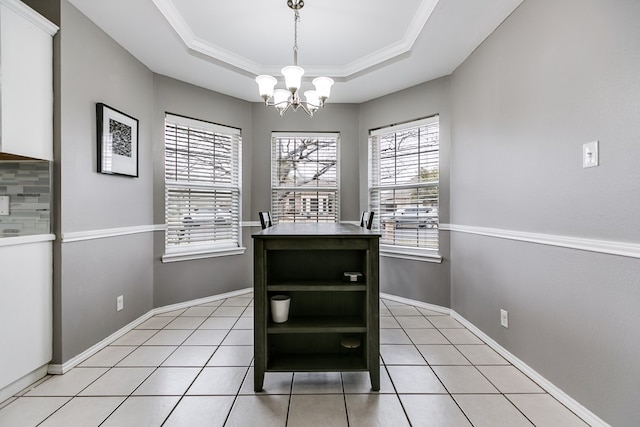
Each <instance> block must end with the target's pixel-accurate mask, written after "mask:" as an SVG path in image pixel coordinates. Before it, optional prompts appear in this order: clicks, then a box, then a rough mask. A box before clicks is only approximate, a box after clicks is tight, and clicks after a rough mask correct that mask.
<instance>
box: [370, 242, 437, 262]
mask: <svg viewBox="0 0 640 427" xmlns="http://www.w3.org/2000/svg"><path fill="white" fill-rule="evenodd" d="M380 256H383V257H388V258H400V259H408V260H411V261H423V262H434V263H437V264H440V263H441V262H442V256H441V255H440V254H439V253H438V252H437V251H435V250H430V249H420V248H409V247H402V246H390V245H380Z"/></svg>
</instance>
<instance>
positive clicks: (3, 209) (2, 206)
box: [0, 196, 10, 216]
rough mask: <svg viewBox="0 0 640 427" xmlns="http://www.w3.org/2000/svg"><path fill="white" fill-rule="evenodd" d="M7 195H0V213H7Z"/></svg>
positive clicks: (4, 214) (5, 214)
mask: <svg viewBox="0 0 640 427" xmlns="http://www.w3.org/2000/svg"><path fill="white" fill-rule="evenodd" d="M9 201H10V199H9V196H0V215H2V216H7V215H9Z"/></svg>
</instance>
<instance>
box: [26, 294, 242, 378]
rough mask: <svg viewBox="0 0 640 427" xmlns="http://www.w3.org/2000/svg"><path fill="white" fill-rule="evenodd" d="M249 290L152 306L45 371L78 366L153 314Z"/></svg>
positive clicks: (62, 371)
mask: <svg viewBox="0 0 640 427" xmlns="http://www.w3.org/2000/svg"><path fill="white" fill-rule="evenodd" d="M251 291H253V288H245V289H240V290H238V291H233V292H227V293H224V294H219V295H214V296H211V297H206V298H199V299H196V300H191V301H187V302H181V303H177V304H172V305H167V306H164V307H158V308H154V309H153V310H151V311H149V312H147V313H145V314H143V315H142V316H140V317H138V318H137V319H136V320H134V321H133V322H131V323H129V324H128V325H126V326H123V327H122V328H120V329H119V330H117V331H116V332H114V333H113V334H111V335H109V336H108V337H107V338H105V339H103V340H102V341H100V342H99V343H97V344H95V345H93V346H92V347H90V348H88V349H86V350H85V351H83V352H82V353H80V354H78V355H77V356H75V357H74V358H72V359H69V360H68V361H66V362H65V363H63V364H61V365H60V364H50V365H49V369H48V371H47V372H48V373H49V374H53V375H61V374H64V373H66V372H68V371H69V370H71V369H72V368H74V367H76V366H78V365H79V364H80V363H82V362H84V361H85V360H87V359H88V358H90V357H91V356H93V355H94V354H96V353H97V352H99V351H100V350H102V349H103V348H105V347H106V346H108V345H109V344H111V343H112V342H114V341H115V340H117V339H118V338H121V337H122V336H124V335H125V334H126V333H127V332H129V331H131V330H132V329H135V328H136V327H137V326H139V325H140V324H142V323H143V322H145V321H146V320H149V319H150V318H151V317H153V316H155V315H157V314H162V313H168V312H170V311H174V310H180V309H182V308H187V307H191V306H193V305H200V304H205V303H208V302H212V301H218V300H221V299H226V298H232V297H235V296H240V295H244V294H247V293H249V292H251ZM27 385H28V384H27Z"/></svg>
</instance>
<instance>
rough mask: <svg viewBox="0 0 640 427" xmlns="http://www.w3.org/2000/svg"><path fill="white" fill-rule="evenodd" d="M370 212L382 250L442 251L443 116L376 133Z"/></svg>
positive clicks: (371, 160) (371, 150)
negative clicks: (372, 213) (439, 205)
mask: <svg viewBox="0 0 640 427" xmlns="http://www.w3.org/2000/svg"><path fill="white" fill-rule="evenodd" d="M370 136H371V137H370V142H369V209H370V210H372V211H374V212H375V213H376V214H375V216H374V225H373V228H374V229H375V230H378V231H379V232H380V233H381V235H382V237H381V239H380V243H381V244H382V245H392V246H400V247H410V248H424V249H432V250H437V249H438V221H439V220H438V184H439V163H440V154H439V150H440V148H439V147H440V130H439V119H438V116H434V117H430V118H428V119H422V120H418V121H414V122H411V123H405V124H402V125H396V126H390V127H386V128H382V129H378V130H375V131H372V132H371V133H370Z"/></svg>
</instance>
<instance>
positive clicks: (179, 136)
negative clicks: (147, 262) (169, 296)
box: [165, 114, 242, 253]
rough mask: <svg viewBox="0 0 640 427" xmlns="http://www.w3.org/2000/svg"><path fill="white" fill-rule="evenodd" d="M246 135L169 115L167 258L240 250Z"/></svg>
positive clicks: (219, 126) (166, 212) (226, 128)
mask: <svg viewBox="0 0 640 427" xmlns="http://www.w3.org/2000/svg"><path fill="white" fill-rule="evenodd" d="M241 144H242V139H241V134H240V130H239V129H236V128H231V127H226V126H222V125H216V124H213V123H209V122H204V121H199V120H195V119H189V118H186V117H181V116H176V115H172V114H166V116H165V222H166V235H165V247H166V251H167V253H176V252H191V251H193V252H196V251H206V250H210V249H223V248H237V247H239V246H240V217H241V215H240V192H241V176H242V174H241V165H242V161H241Z"/></svg>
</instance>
